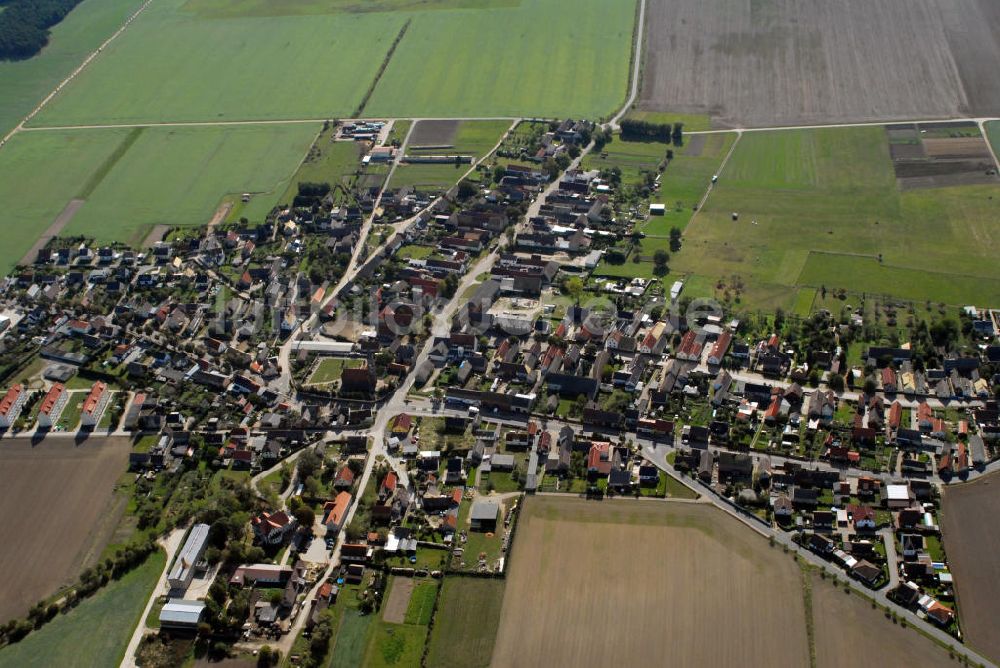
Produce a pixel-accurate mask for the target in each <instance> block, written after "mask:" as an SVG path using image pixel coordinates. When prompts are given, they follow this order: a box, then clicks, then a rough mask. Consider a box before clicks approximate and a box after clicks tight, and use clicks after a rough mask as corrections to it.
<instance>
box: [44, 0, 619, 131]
mask: <svg viewBox="0 0 1000 668" xmlns="http://www.w3.org/2000/svg"><path fill="white" fill-rule="evenodd" d="M609 4H610V5H611V6H609ZM425 5H426V3H422V2H421V3H418V2H415V1H411V2H401V1H392V0H390V1H386V2H381V3H379V5H378V8H380V9H382V10H384V11H361V12H357V11H346V10H350V9H357V8H358V7H360V5H359V4H358V3H356V2H342V1H338V2H336V3H334V4H333V5H332V6H331V5H330V4H329V3H319V2H316V1H315V0H304V1H300V2H293V3H281V4H280V5H274V4H273V3H264V2H262V1H257V2H240V1H238V0H189V1H188V2H185V0H158V2H156V3H153V4H152V5H150V7H149V8H148V9H147V10H146V11H145V12H143V14H142V15H141V16H140V17H139V18H138V19H137V20H136V21H135V22H134V23H133V24H132V25H131V26H130V27H129V29H128V30H127V31H126V32H125V33H124V34H123V35H122V36H121V37H119V38H118V39H116V40H115V41H114V42H113V43H112V44H111V45H110V46H109V47H108V48H106V49H105V51H104V53H102V54H101V56H100V57H99V58H97V59H96V60H95V61H94V62H93V63H92V64H91V65H90V66H89V67H87V69H86V70H84V71H83V72H82V73H81V74H80V75H79V76H78V77H76V78H75V79H74V81H73V82H72V83H70V84H69V85H68V86H67V87H66V89H65V90H63V91H62V93H60V95H59V96H58V97H57V98H56V99H54V100H53V101H52V103H51V104H50V105H48V106H47V107H46V108H45V109H44V110H43V111H42V112H41V113H40V114H39V115H38V117H36V118H35V119H34V123H35V124H36V125H56V126H58V125H74V124H96V123H149V122H163V121H175V122H176V121H212V120H265V119H300V118H309V119H311V118H316V119H322V118H333V117H337V116H346V115H349V114H351V113H353V112H354V111H355V110H356V109H357V108H358V106H359V104H360V103H361V101H362V99H363V98H364V96H365V93H366V91H367V90H368V89H369V88H370V87H371V85H372V84H373V83H374V82H375V76H376V73H377V72H378V70H379V68H380V65H381V64H382V63H383V61H384V60H385V58H386V56H387V54H388V53H389V49H390V47H391V45H392V43H393V42H394V41H395V40H396V38H397V36H398V35H399V34H400V31H401V29H402V28H403V26H404V24H406V23H407V21H409V22H410V24H409V27H408V29H407V31H406V33H405V36H404V37H403V39H402V41H401V42H400V43H399V45H398V47H397V49H396V51H395V55H394V57H393V58H392V59H391V61H390V62H389V65H388V67H387V69H386V70H385V72H384V75H383V76H382V78H381V80H380V82H379V84H378V85H377V86H376V88H375V90H374V94H373V95H372V97H371V99H370V101H369V104H368V106H367V107H366V110H365V115H366V116H377V115H385V116H394V117H406V116H424V117H435V116H443V117H455V116H484V117H491V116H504V115H508V116H515V115H541V116H566V115H574V116H588V117H597V116H602V115H607V114H609V113H611V112H612V111H613V110H614V109H615V107H616V106H618V105H620V104H621V102H622V100H624V98H625V95H626V90H627V82H628V66H629V62H630V58H631V44H632V34H633V27H634V23H635V0H610V3H609V1H608V0H578V1H577V2H575V3H574V6H573V20H572V21H567V20H566V17H565V5H564V4H562V3H561V2H559V0H521V2H519V3H515V2H512V0H500V1H498V2H497V1H490V0H465V1H464V2H462V1H459V0H448V1H444V2H436V3H432V8H434V9H435V11H424V7H425ZM367 9H371V8H367ZM413 10H416V11H413ZM443 36H446V37H445V38H443ZM581 45H585V46H586V47H588V48H581ZM456 54H461V57H456ZM511 54H514V55H516V57H513V58H512V57H510V56H511ZM123 81H127V82H129V85H128V86H122V85H121V82H123Z"/></svg>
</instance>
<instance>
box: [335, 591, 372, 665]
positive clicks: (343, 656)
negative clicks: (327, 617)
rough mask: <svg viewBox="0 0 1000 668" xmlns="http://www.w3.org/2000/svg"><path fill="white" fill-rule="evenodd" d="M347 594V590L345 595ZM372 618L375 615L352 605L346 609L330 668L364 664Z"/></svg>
mask: <svg viewBox="0 0 1000 668" xmlns="http://www.w3.org/2000/svg"><path fill="white" fill-rule="evenodd" d="M347 594H348V592H346V591H345V592H344V595H347ZM372 619H374V616H373V615H362V614H361V613H360V612H358V610H357V609H356V608H353V607H350V606H349V607H348V608H347V609H346V610H344V616H343V619H342V620H341V622H340V629H339V630H338V631H337V636H336V641H335V644H334V646H333V650H332V652H331V658H330V662H329V663H328V664H327V666H328V667H329V668H355V667H356V666H360V665H362V660H363V659H364V657H365V649H366V648H367V647H368V631H369V627H370V626H371V622H372Z"/></svg>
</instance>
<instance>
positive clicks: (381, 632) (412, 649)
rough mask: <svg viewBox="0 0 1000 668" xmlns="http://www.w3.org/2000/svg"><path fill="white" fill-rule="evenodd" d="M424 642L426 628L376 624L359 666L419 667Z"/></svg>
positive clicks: (383, 623) (372, 667)
mask: <svg viewBox="0 0 1000 668" xmlns="http://www.w3.org/2000/svg"><path fill="white" fill-rule="evenodd" d="M426 641H427V627H426V626H414V625H410V624H388V623H386V622H376V624H375V627H374V631H373V633H372V635H371V641H370V642H369V644H368V650H367V651H366V652H365V660H364V663H362V664H359V665H364V666H366V667H368V668H375V667H379V666H405V667H407V668H409V667H410V666H419V665H420V659H421V657H422V656H423V653H424V644H425V643H426Z"/></svg>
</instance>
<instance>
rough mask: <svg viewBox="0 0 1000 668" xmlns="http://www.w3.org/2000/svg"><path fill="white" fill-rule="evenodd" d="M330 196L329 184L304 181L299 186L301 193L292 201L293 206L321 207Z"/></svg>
mask: <svg viewBox="0 0 1000 668" xmlns="http://www.w3.org/2000/svg"><path fill="white" fill-rule="evenodd" d="M329 194H330V184H329V183H310V182H308V181H304V182H302V183H300V184H299V192H298V194H297V195H295V199H294V200H292V206H295V207H303V208H313V207H316V206H318V205H319V203H320V202H321V201H322V200H323V198H324V197H326V196H327V195H329Z"/></svg>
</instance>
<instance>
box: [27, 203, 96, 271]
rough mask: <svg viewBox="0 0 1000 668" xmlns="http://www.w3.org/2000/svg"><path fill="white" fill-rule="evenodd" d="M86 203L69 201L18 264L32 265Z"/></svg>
mask: <svg viewBox="0 0 1000 668" xmlns="http://www.w3.org/2000/svg"><path fill="white" fill-rule="evenodd" d="M86 201H87V200H83V199H74V200H70V202H69V204H67V205H66V207H65V208H64V209H63V210H62V211H61V212H60V213H59V215H58V216H56V219H55V220H54V221H52V224H51V225H49V227H48V229H47V230H45V233H44V234H42V236H40V237H38V241H36V242H35V245H33V246H32V247H31V248H30V249H28V252H27V253H25V254H24V257H22V258H21V261H20V262H19V263H18V264H22V265H28V264H34V262H35V259H36V258H37V257H38V251H40V250H42V249H43V248H45V245H46V244H47V243H49V241H50V240H52V238H53V237H57V236H59V233H60V232H62V228H64V227H66V225H67V224H68V223H69V221H71V220H73V216H75V215H76V212H77V211H79V210H80V207H81V206H83V205H84V203H85V202H86Z"/></svg>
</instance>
